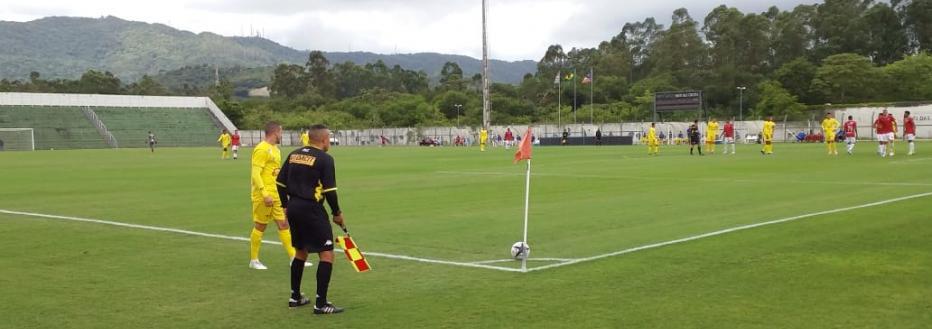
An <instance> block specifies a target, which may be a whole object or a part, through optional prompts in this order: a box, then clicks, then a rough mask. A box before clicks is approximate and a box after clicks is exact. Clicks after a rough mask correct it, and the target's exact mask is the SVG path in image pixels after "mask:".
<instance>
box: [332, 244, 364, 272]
mask: <svg viewBox="0 0 932 329" xmlns="http://www.w3.org/2000/svg"><path fill="white" fill-rule="evenodd" d="M337 242H338V243H339V244H340V247H342V248H343V253H345V254H346V258H347V259H349V261H350V263H351V264H353V268H354V269H356V272H366V271H368V270H369V269H370V267H369V262H367V261H366V257H364V256H363V255H362V252H361V251H359V248H357V247H356V243H355V242H353V238H351V237H350V236H349V235H346V236H343V237H337Z"/></svg>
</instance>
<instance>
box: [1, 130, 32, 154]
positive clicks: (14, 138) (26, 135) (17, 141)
mask: <svg viewBox="0 0 932 329" xmlns="http://www.w3.org/2000/svg"><path fill="white" fill-rule="evenodd" d="M35 149H36V136H35V133H34V132H33V130H32V128H0V151H35Z"/></svg>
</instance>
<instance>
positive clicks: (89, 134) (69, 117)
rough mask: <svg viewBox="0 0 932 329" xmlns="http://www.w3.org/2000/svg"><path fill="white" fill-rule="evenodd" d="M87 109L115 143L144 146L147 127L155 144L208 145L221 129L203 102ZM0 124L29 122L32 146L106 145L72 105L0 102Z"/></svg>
mask: <svg viewBox="0 0 932 329" xmlns="http://www.w3.org/2000/svg"><path fill="white" fill-rule="evenodd" d="M92 109H93V110H94V112H95V113H97V117H98V118H99V119H100V120H101V121H103V123H104V124H105V125H106V126H107V130H109V131H110V133H111V134H113V136H114V137H115V138H116V140H117V143H118V144H119V147H120V148H129V147H148V145H147V143H146V137H147V136H148V134H149V131H150V130H151V131H152V132H153V133H155V136H156V138H157V139H158V142H159V144H158V146H160V147H178V146H211V145H216V141H217V136H219V135H220V128H218V127H217V125H216V124H215V123H214V121H213V119H212V118H211V115H210V112H209V111H208V110H207V109H206V108H123V107H120V108H114V107H93V108H92ZM0 128H33V130H34V132H35V139H36V141H35V142H36V150H48V149H56V150H57V149H86V148H108V147H110V146H109V145H107V143H106V141H105V140H104V138H103V137H101V136H100V133H99V132H98V131H97V129H96V128H95V127H94V125H93V124H92V123H91V121H90V120H88V119H87V117H85V115H84V113H83V112H82V111H81V107H77V106H19V105H16V106H13V105H0Z"/></svg>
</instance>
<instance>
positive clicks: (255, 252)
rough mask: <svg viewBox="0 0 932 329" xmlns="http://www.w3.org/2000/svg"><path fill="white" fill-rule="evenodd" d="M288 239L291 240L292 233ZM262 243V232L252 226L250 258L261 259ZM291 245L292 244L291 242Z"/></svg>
mask: <svg viewBox="0 0 932 329" xmlns="http://www.w3.org/2000/svg"><path fill="white" fill-rule="evenodd" d="M288 240H291V234H289V235H288ZM261 245H262V232H259V230H257V229H256V228H255V227H253V228H252V232H250V233H249V259H250V260H254V259H259V246H261ZM289 245H291V244H290V243H289Z"/></svg>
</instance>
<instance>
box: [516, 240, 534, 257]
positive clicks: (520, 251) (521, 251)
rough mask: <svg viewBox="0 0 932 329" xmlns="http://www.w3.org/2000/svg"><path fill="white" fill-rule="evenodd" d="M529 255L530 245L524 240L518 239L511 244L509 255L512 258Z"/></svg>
mask: <svg viewBox="0 0 932 329" xmlns="http://www.w3.org/2000/svg"><path fill="white" fill-rule="evenodd" d="M529 255H531V246H530V245H527V244H525V243H524V242H521V241H518V242H515V244H513V245H511V257H513V258H514V259H519V260H520V259H525V258H527V257H528V256H529Z"/></svg>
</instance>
